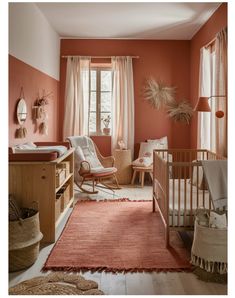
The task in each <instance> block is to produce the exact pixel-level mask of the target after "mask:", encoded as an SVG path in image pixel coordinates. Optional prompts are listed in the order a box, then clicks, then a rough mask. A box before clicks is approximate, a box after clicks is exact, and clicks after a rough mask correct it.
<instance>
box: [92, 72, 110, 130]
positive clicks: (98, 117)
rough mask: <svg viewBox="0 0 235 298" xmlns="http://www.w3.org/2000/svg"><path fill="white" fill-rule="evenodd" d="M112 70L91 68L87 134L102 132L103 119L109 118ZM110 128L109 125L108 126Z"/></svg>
mask: <svg viewBox="0 0 235 298" xmlns="http://www.w3.org/2000/svg"><path fill="white" fill-rule="evenodd" d="M111 100H112V70H111V68H103V67H102V68H101V67H96V68H94V67H93V68H91V88H90V115H89V134H97V135H100V134H102V132H103V128H104V123H103V121H102V120H103V119H106V118H107V117H108V116H109V117H111V105H112V103H111ZM109 127H110V128H111V123H110V124H109Z"/></svg>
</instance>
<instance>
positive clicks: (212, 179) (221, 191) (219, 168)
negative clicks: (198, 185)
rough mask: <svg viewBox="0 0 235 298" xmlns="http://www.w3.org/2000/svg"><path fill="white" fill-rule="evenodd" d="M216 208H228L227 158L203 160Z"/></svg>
mask: <svg viewBox="0 0 235 298" xmlns="http://www.w3.org/2000/svg"><path fill="white" fill-rule="evenodd" d="M201 162H202V167H203V171H204V174H205V177H206V181H207V184H208V188H209V192H210V194H211V197H212V200H213V203H214V207H215V209H217V208H219V209H223V208H226V210H227V160H202V161H201Z"/></svg>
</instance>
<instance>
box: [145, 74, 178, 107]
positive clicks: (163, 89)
mask: <svg viewBox="0 0 235 298" xmlns="http://www.w3.org/2000/svg"><path fill="white" fill-rule="evenodd" d="M143 92H144V98H145V99H146V100H147V101H148V102H149V103H150V104H151V105H152V106H153V107H154V108H155V109H158V110H159V109H160V108H162V107H164V105H169V104H171V103H173V102H174V94H175V87H167V86H166V85H164V84H163V83H162V82H156V81H155V80H154V79H153V78H149V79H147V80H146V85H145V86H144V90H143Z"/></svg>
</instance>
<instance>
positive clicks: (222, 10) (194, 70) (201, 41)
mask: <svg viewBox="0 0 235 298" xmlns="http://www.w3.org/2000/svg"><path fill="white" fill-rule="evenodd" d="M226 26H227V3H223V4H222V5H221V6H220V7H219V8H218V9H217V10H216V11H215V13H214V14H213V15H212V16H211V18H210V19H209V20H208V21H207V22H206V24H205V25H204V26H203V27H202V28H201V29H200V30H199V31H198V32H197V34H196V35H195V36H194V37H193V38H192V40H191V44H190V45H191V55H190V56H191V57H190V67H191V73H190V82H191V84H190V97H191V103H192V105H193V107H194V106H195V105H196V103H197V100H198V90H199V63H200V49H201V48H202V47H203V46H204V45H206V44H207V43H208V42H210V41H211V40H212V39H213V38H214V37H215V35H216V33H218V32H219V31H220V30H221V29H223V28H224V27H226ZM196 147H197V114H194V117H193V119H192V122H191V148H196Z"/></svg>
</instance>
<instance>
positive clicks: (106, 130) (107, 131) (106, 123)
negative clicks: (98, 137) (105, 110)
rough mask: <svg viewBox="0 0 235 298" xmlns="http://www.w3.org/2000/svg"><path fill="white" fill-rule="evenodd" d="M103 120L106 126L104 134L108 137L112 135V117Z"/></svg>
mask: <svg viewBox="0 0 235 298" xmlns="http://www.w3.org/2000/svg"><path fill="white" fill-rule="evenodd" d="M101 120H102V121H103V124H104V128H103V133H104V134H105V135H107V136H108V135H109V134H110V127H109V123H110V121H111V116H110V115H108V116H107V117H102V118H101Z"/></svg>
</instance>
